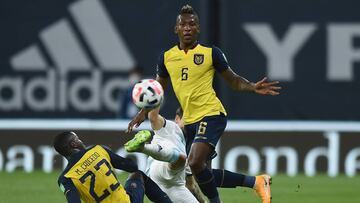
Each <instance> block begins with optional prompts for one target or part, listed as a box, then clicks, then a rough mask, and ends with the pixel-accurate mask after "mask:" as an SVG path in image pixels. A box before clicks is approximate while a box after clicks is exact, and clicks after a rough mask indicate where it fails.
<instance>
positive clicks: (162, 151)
mask: <svg viewBox="0 0 360 203" xmlns="http://www.w3.org/2000/svg"><path fill="white" fill-rule="evenodd" d="M142 152H143V153H144V154H146V155H149V156H151V157H153V158H154V159H156V160H159V161H165V162H170V163H174V162H176V161H177V160H178V159H179V156H180V152H179V150H177V149H175V148H171V147H165V146H160V145H159V144H145V145H144V150H143V151H142Z"/></svg>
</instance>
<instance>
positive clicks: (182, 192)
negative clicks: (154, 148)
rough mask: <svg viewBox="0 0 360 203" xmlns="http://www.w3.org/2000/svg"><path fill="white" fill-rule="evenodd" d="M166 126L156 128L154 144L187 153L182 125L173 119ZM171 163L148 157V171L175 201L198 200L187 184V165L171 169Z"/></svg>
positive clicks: (192, 202)
mask: <svg viewBox="0 0 360 203" xmlns="http://www.w3.org/2000/svg"><path fill="white" fill-rule="evenodd" d="M165 122H166V123H165V126H164V127H163V128H161V129H160V130H155V131H154V132H155V135H154V137H153V140H152V141H151V143H152V144H157V145H160V146H161V147H162V148H165V147H166V148H173V149H174V150H178V151H180V153H183V154H186V150H185V137H184V134H183V132H182V130H181V129H180V127H179V126H178V125H177V124H176V123H175V122H173V121H169V120H165ZM169 166H170V163H168V162H163V161H158V160H155V159H153V158H152V157H148V163H147V169H146V172H147V174H148V175H149V176H150V178H151V179H152V180H154V181H155V182H156V184H158V185H159V187H160V188H161V189H162V190H163V191H164V192H165V193H166V194H167V195H168V196H169V197H170V199H171V200H172V201H173V202H175V203H194V202H198V201H197V200H196V198H195V197H194V196H193V195H192V193H191V192H190V191H189V190H188V189H187V188H186V186H185V167H183V168H181V169H179V170H176V171H175V170H171V169H170V168H169Z"/></svg>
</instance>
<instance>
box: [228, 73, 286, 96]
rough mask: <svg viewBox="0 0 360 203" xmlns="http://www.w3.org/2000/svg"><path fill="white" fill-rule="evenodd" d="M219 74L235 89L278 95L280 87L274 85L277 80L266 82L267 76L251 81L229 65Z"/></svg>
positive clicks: (277, 82)
mask: <svg viewBox="0 0 360 203" xmlns="http://www.w3.org/2000/svg"><path fill="white" fill-rule="evenodd" d="M221 76H222V77H223V78H224V80H225V81H226V82H227V83H228V84H229V86H230V87H231V88H232V89H234V90H237V91H247V92H255V93H257V94H262V95H278V94H280V93H279V92H278V91H279V90H280V89H281V87H279V86H276V85H277V84H279V81H273V82H267V81H266V80H267V78H266V77H264V78H263V79H262V80H260V81H259V82H256V83H252V82H250V81H248V80H247V79H245V78H243V77H241V76H239V75H238V74H236V73H235V72H234V71H233V70H232V69H231V68H230V67H229V68H228V69H226V70H225V71H223V72H221Z"/></svg>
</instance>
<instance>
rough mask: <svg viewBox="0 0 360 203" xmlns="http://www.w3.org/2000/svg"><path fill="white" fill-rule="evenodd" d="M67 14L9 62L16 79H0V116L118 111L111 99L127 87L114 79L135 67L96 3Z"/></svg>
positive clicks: (84, 0) (84, 1)
mask: <svg viewBox="0 0 360 203" xmlns="http://www.w3.org/2000/svg"><path fill="white" fill-rule="evenodd" d="M69 13H70V16H69V17H67V18H64V19H60V20H58V21H57V22H55V23H53V24H52V25H50V26H48V27H46V28H44V29H43V30H42V31H40V34H39V41H40V43H39V44H33V45H30V46H29V47H27V48H25V49H23V50H21V51H19V52H18V53H16V54H15V55H13V56H12V57H11V58H10V64H11V67H12V70H13V71H14V72H15V74H14V75H10V76H9V75H6V76H0V110H2V111H21V110H24V109H30V110H32V111H34V112H42V111H46V112H49V111H52V112H55V111H67V110H76V111H79V112H97V111H101V110H107V111H113V112H116V111H117V110H118V108H119V103H118V99H117V98H116V97H115V96H114V93H115V92H117V91H119V89H125V88H127V87H128V85H129V81H128V78H127V77H124V78H121V77H119V75H120V74H121V73H127V72H128V71H129V70H130V69H131V68H133V67H134V65H135V61H134V58H133V56H132V55H131V53H130V51H129V50H128V48H127V46H126V44H125V42H124V40H123V38H122V36H121V35H120V33H118V32H117V30H116V28H115V26H114V24H113V22H112V20H111V18H110V16H109V15H108V13H107V11H106V9H105V7H104V5H103V4H102V2H101V0H81V1H77V2H74V3H72V4H71V5H70V6H69ZM69 18H71V19H73V22H74V23H73V24H72V23H71V22H72V21H70V19H69Z"/></svg>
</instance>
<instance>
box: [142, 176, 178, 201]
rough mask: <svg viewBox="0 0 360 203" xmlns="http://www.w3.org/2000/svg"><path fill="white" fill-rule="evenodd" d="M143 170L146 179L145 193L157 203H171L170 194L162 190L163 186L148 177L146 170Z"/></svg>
mask: <svg viewBox="0 0 360 203" xmlns="http://www.w3.org/2000/svg"><path fill="white" fill-rule="evenodd" d="M139 172H141V174H142V176H143V179H144V186H145V195H146V197H147V198H148V199H149V200H150V201H152V202H155V203H171V202H172V201H171V200H170V198H169V196H168V195H167V194H166V193H165V192H164V191H162V190H161V188H160V187H159V186H158V185H157V184H156V183H155V182H154V181H153V180H151V178H150V177H148V176H147V175H146V174H145V173H144V172H142V171H139Z"/></svg>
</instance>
